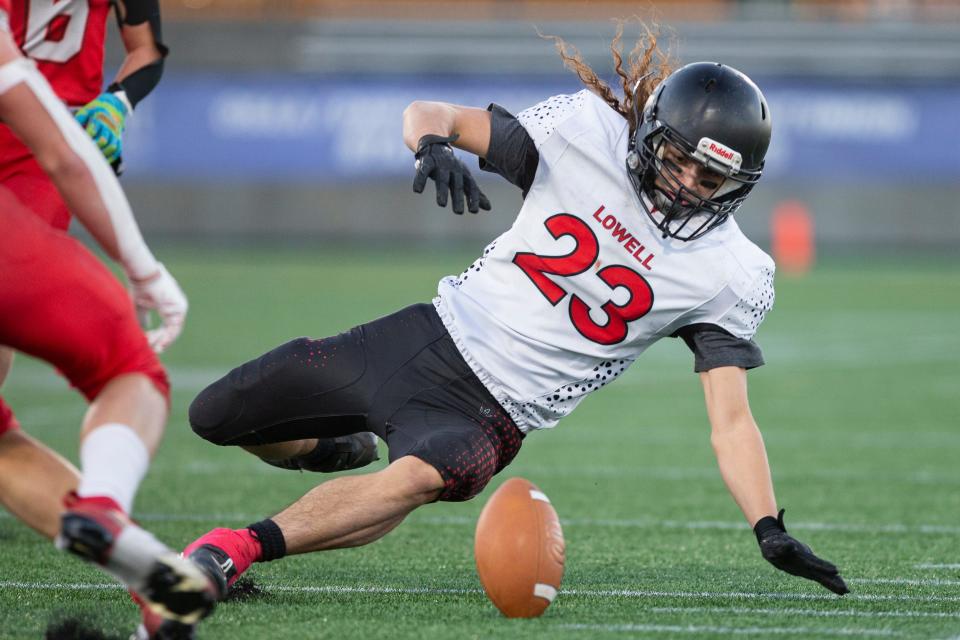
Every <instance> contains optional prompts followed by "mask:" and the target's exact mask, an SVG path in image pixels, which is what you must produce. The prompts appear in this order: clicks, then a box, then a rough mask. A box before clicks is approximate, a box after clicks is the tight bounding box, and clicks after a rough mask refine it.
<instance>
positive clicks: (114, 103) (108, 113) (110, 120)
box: [76, 91, 130, 175]
mask: <svg viewBox="0 0 960 640" xmlns="http://www.w3.org/2000/svg"><path fill="white" fill-rule="evenodd" d="M129 113H130V107H129V106H128V103H127V101H126V100H124V99H123V98H121V97H120V96H118V95H117V94H115V93H111V92H109V91H107V92H104V93H101V94H100V95H99V96H97V97H96V98H95V99H94V100H93V101H91V102H89V103H87V104H86V105H85V106H84V107H82V108H81V109H80V110H79V111H77V113H76V118H77V121H78V122H79V123H80V126H81V127H83V128H84V129H85V130H86V132H87V134H88V135H89V136H90V137H91V138H93V141H94V142H95V143H96V144H97V146H98V147H99V148H100V152H101V153H102V154H103V156H104V157H105V158H106V159H107V162H109V163H110V166H111V167H113V170H114V171H115V172H116V173H117V175H120V172H121V166H122V156H123V141H122V139H121V137H120V136H121V134H123V129H124V126H125V125H126V121H127V114H129Z"/></svg>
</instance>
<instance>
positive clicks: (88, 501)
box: [0, 0, 217, 622]
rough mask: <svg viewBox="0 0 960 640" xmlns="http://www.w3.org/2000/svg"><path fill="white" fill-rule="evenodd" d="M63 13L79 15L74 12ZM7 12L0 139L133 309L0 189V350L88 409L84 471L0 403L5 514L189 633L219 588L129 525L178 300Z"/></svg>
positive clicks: (158, 425) (160, 402) (180, 309)
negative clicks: (57, 200)
mask: <svg viewBox="0 0 960 640" xmlns="http://www.w3.org/2000/svg"><path fill="white" fill-rule="evenodd" d="M41 5H42V3H37V6H38V7H39V6H41ZM68 6H69V7H70V11H77V12H78V15H86V14H85V11H86V9H81V8H78V7H79V4H78V3H73V4H69V5H68ZM83 7H86V5H85V4H84V5H83ZM10 13H11V0H0V121H2V122H3V124H4V126H5V127H6V128H8V129H7V130H6V133H5V135H10V136H16V138H17V139H18V140H19V141H22V143H23V144H24V145H25V148H26V149H29V151H30V153H31V154H32V158H33V160H34V161H35V163H36V166H37V167H38V168H39V169H40V170H42V171H44V172H45V173H46V175H47V176H48V177H49V180H50V181H51V182H52V184H53V185H55V186H56V188H57V189H58V191H59V195H58V197H62V198H63V202H64V203H65V205H66V206H68V207H69V209H70V211H72V212H73V213H74V214H75V215H76V216H77V218H78V219H79V220H80V221H81V222H82V223H83V224H84V226H85V227H86V228H87V230H88V231H89V232H90V233H91V235H92V236H93V237H94V238H95V239H96V241H97V243H98V244H99V245H100V247H101V248H102V249H103V250H104V251H105V252H106V253H107V254H108V255H109V256H110V257H111V258H112V259H114V260H116V261H117V262H119V263H120V265H121V266H122V267H123V270H124V272H125V273H126V275H127V277H128V279H129V281H130V286H131V290H132V297H133V300H131V296H130V294H128V293H127V291H126V289H125V288H124V287H123V285H122V284H121V283H120V282H119V281H118V280H117V279H116V278H114V277H113V276H112V274H111V273H110V272H109V270H107V268H106V267H105V266H104V265H103V264H102V263H101V262H100V261H99V260H98V259H97V258H96V257H95V256H94V255H93V254H92V253H91V252H89V251H88V250H87V249H86V248H84V247H83V245H82V244H80V243H79V242H78V241H77V240H75V239H73V238H71V237H70V236H69V235H67V234H66V232H65V231H64V230H62V229H59V228H56V227H57V226H58V225H56V224H51V221H50V220H47V219H44V218H43V217H42V216H41V215H38V209H36V208H35V207H34V205H36V204H37V202H36V201H35V199H34V198H35V197H40V196H37V195H36V194H37V192H35V191H31V190H30V189H29V188H27V187H22V188H21V187H18V188H17V190H12V189H11V188H9V187H8V186H7V185H6V184H0V229H2V230H3V231H2V233H0V273H2V274H3V277H2V278H0V345H2V346H4V347H7V348H8V349H15V350H18V351H21V352H24V353H28V354H30V355H33V356H35V357H38V358H41V359H44V360H46V361H48V362H50V363H51V364H53V365H55V366H56V367H57V368H58V369H59V370H60V371H61V372H62V373H63V374H64V375H65V376H66V377H67V378H68V379H69V380H70V383H71V384H72V385H73V386H74V387H76V388H77V389H78V390H79V391H80V392H81V393H83V394H84V396H85V397H86V398H87V400H88V401H89V403H90V406H89V409H88V411H87V413H86V415H85V416H84V419H83V424H82V427H81V434H80V464H81V471H80V472H78V471H77V470H76V469H75V468H73V467H72V466H71V465H70V464H69V463H68V462H67V461H66V460H64V459H63V458H61V457H60V456H58V455H57V454H56V453H54V452H53V451H51V450H50V449H48V448H46V447H45V446H44V445H43V444H41V443H40V442H39V441H37V440H36V439H34V438H32V437H30V436H28V435H27V434H25V433H24V432H23V431H22V430H21V429H20V428H19V425H18V423H17V421H16V420H15V419H14V418H13V416H12V414H11V412H10V411H9V409H7V408H6V405H4V404H2V403H0V503H2V504H3V505H4V506H5V507H6V508H7V509H8V510H10V511H11V512H12V513H13V514H14V515H16V516H17V517H19V518H20V519H21V520H23V521H24V522H25V523H26V524H28V525H29V526H31V527H33V528H34V529H36V530H37V531H38V532H40V533H41V534H43V535H45V536H47V537H49V538H55V541H56V544H57V546H58V547H59V548H61V549H65V550H67V551H70V552H72V553H73V554H75V555H77V556H79V557H81V558H82V559H84V560H87V561H89V562H92V563H94V564H96V565H98V566H100V567H101V568H103V569H104V570H105V571H107V572H108V573H110V574H111V575H113V576H115V577H116V578H118V579H119V580H120V581H122V582H123V583H124V584H126V585H127V586H128V587H130V588H131V589H132V590H134V591H136V592H137V593H139V594H140V596H141V597H142V598H143V599H144V600H146V601H147V602H148V603H149V606H150V607H152V610H154V611H156V612H157V613H159V614H161V615H163V616H167V617H169V618H171V619H176V620H183V621H190V622H195V621H197V620H198V619H200V618H201V617H203V616H204V615H206V614H207V613H208V612H209V611H210V610H211V608H212V607H213V605H214V603H215V601H216V595H217V594H216V586H217V585H216V584H215V583H214V582H212V581H211V580H210V578H209V577H208V575H207V574H206V573H205V572H204V571H202V570H201V569H200V568H199V567H197V566H196V565H195V564H193V563H192V562H190V561H187V560H184V559H183V558H181V557H180V556H179V555H178V554H176V553H174V552H172V551H171V550H170V549H169V548H168V547H167V546H166V545H164V544H163V543H162V542H160V541H159V540H157V539H156V538H155V537H154V536H153V535H152V534H150V533H149V532H147V531H145V530H144V529H142V528H140V527H139V526H137V525H135V524H134V523H132V522H131V520H130V518H129V515H128V514H129V513H130V511H131V508H132V504H133V499H134V495H135V493H136V491H137V487H138V485H139V483H140V481H141V480H142V478H143V476H144V474H145V473H146V471H147V468H148V466H149V463H150V458H151V456H152V455H153V453H154V452H155V450H156V448H157V446H158V444H159V441H160V438H161V436H162V433H163V429H164V423H165V422H166V416H167V412H168V403H169V383H168V380H167V376H166V372H165V371H164V369H163V367H162V365H161V364H160V362H159V360H158V359H157V355H156V353H155V350H156V351H162V350H163V349H164V348H165V347H167V346H168V345H169V344H170V343H171V342H173V341H174V340H175V339H176V338H177V336H178V335H179V333H180V330H181V327H182V325H183V321H184V317H185V314H186V311H187V300H186V298H185V297H184V295H183V293H182V291H181V290H180V287H179V285H178V284H177V282H176V281H175V280H174V279H173V277H172V276H171V275H170V274H169V273H168V272H167V270H166V269H165V268H164V267H163V265H162V264H160V263H159V262H158V261H157V260H156V258H155V257H154V255H153V253H152V252H151V251H150V249H149V248H148V247H147V245H146V244H145V242H144V241H143V238H142V236H141V235H140V231H139V229H138V227H137V224H136V221H135V219H134V217H133V214H132V212H131V210H130V207H129V204H128V202H127V200H126V198H125V196H124V195H123V192H122V190H121V188H120V185H119V183H118V182H117V178H116V176H115V175H114V172H113V171H112V170H111V168H110V166H109V165H108V164H107V162H106V161H105V159H104V157H103V155H102V154H101V152H100V151H99V150H98V148H97V147H96V146H95V145H94V143H93V142H92V141H91V139H90V138H89V137H88V136H87V134H85V133H84V131H83V130H82V129H81V127H80V126H79V125H78V124H77V122H76V120H75V119H74V117H73V116H72V115H71V114H70V112H69V111H68V110H67V109H66V107H64V105H63V103H62V102H61V101H60V99H59V98H58V96H57V95H56V94H55V93H54V92H53V90H52V89H51V87H50V85H49V83H48V82H47V81H46V79H45V78H44V76H43V75H42V74H40V73H39V72H38V71H37V68H36V65H35V64H34V62H32V61H30V60H28V59H27V58H25V57H23V56H22V55H21V53H20V50H19V48H18V46H17V43H16V41H15V40H14V34H13V33H12V31H11V28H10V25H9V23H8V16H9V15H10ZM74 17H77V16H72V17H71V18H70V20H72V19H73V18H74ZM60 24H61V26H63V24H64V23H62V22H61V23H60ZM65 29H66V30H67V32H69V31H70V22H69V20H68V21H67V22H66V26H65ZM41 37H42V35H41ZM65 40H69V37H68V36H67V35H64V36H63V37H62V38H61V39H59V40H57V42H58V43H59V42H63V41H65ZM6 144H7V143H6V142H4V146H3V147H2V148H3V149H4V151H6V150H8V147H7V146H6ZM18 144H19V142H18ZM135 306H136V309H138V310H140V311H146V312H149V311H150V310H154V311H155V312H156V313H158V314H159V316H160V319H161V325H160V326H159V327H158V328H156V329H154V330H152V331H150V332H149V334H144V332H143V331H142V330H141V328H140V326H139V324H138V322H137V311H136V310H135ZM9 353H10V352H9V351H5V352H4V355H3V356H2V357H0V360H6V359H9Z"/></svg>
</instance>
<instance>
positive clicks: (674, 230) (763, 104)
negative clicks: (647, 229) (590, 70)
mask: <svg viewBox="0 0 960 640" xmlns="http://www.w3.org/2000/svg"><path fill="white" fill-rule="evenodd" d="M638 86H639V83H638ZM637 108H638V106H637V105H636V103H635V104H634V109H637ZM636 115H637V116H638V117H637V118H636V120H635V121H636V122H637V128H636V131H634V133H633V136H632V137H631V139H630V143H629V149H628V153H627V173H628V175H629V176H630V181H631V182H632V183H633V187H634V189H636V191H637V195H638V196H640V202H641V204H642V205H643V208H644V210H645V211H646V212H647V215H649V216H650V219H651V220H652V221H653V223H654V224H655V225H656V226H657V228H658V229H659V230H660V231H661V232H662V233H663V237H665V238H666V237H668V236H670V237H673V238H677V239H680V240H693V239H695V238H699V237H701V236H702V235H704V234H705V233H707V232H708V231H710V230H711V229H713V228H715V227H717V226H718V225H720V224H722V223H723V222H724V221H726V219H727V218H728V217H730V215H731V214H733V213H734V212H735V211H736V210H737V209H738V208H739V207H740V205H741V204H742V203H743V201H744V200H745V199H746V197H747V194H749V193H750V190H751V189H753V185H755V184H756V183H757V181H758V180H759V179H760V174H761V172H762V171H763V158H764V156H765V155H766V153H767V147H768V146H769V144H770V131H771V125H770V109H769V108H768V107H767V101H766V99H765V98H764V97H763V94H762V93H761V92H760V89H759V88H758V87H757V85H755V84H754V83H753V81H752V80H750V78H748V77H747V76H745V75H744V74H742V73H741V72H739V71H737V70H736V69H734V68H732V67H728V66H725V65H722V64H719V63H716V62H695V63H693V64H688V65H686V66H684V67H681V68H680V69H677V70H676V71H674V72H673V73H672V74H670V75H669V76H667V78H666V79H665V80H664V81H663V82H661V83H660V84H659V85H658V86H657V88H656V89H654V91H653V93H652V94H651V95H650V98H649V99H648V100H647V103H646V105H645V106H644V107H643V113H642V114H639V113H638V114H636ZM668 146H672V147H674V148H675V149H677V150H678V151H679V152H680V153H682V154H683V155H685V156H686V157H687V159H689V160H694V161H696V162H698V163H700V164H701V165H703V166H704V167H705V168H706V169H708V170H709V171H710V172H712V173H713V174H717V178H718V179H717V180H716V183H717V186H716V188H713V190H712V192H711V193H710V194H709V195H708V196H706V197H704V196H702V195H699V194H697V193H695V192H694V191H691V190H690V189H688V188H687V187H686V186H685V185H684V184H683V183H682V182H681V179H680V171H679V168H678V166H677V165H676V164H675V163H673V162H671V161H670V160H669V159H666V160H665V158H664V152H665V150H667V149H668ZM644 196H646V197H644Z"/></svg>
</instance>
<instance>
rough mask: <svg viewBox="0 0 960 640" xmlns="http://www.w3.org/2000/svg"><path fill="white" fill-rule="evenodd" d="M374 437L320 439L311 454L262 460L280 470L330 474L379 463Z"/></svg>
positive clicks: (352, 436)
mask: <svg viewBox="0 0 960 640" xmlns="http://www.w3.org/2000/svg"><path fill="white" fill-rule="evenodd" d="M379 459H380V455H379V453H378V452H377V436H376V435H374V434H373V433H371V432H370V431H363V432H360V433H351V434H350V435H346V436H341V437H337V438H320V439H319V440H318V441H317V446H316V447H315V448H314V449H313V451H311V452H310V453H306V454H304V455H302V456H296V457H294V458H287V459H285V460H264V462H266V463H267V464H271V465H273V466H275V467H280V468H281V469H291V470H294V471H300V470H302V471H317V472H320V473H332V472H334V471H347V470H349V469H359V468H360V467H365V466H367V465H368V464H370V463H371V462H373V461H375V460H379Z"/></svg>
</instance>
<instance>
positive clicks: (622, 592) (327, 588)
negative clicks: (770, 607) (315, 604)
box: [0, 581, 960, 602]
mask: <svg viewBox="0 0 960 640" xmlns="http://www.w3.org/2000/svg"><path fill="white" fill-rule="evenodd" d="M260 588H261V589H263V590H264V591H276V592H290V593H371V594H391V593H402V594H411V595H416V594H429V595H438V594H474V593H483V591H482V590H480V589H441V588H434V587H381V586H341V585H318V586H311V585H260ZM0 589H19V590H24V591H35V590H41V591H43V590H77V591H82V590H109V589H122V586H121V585H119V584H111V583H91V582H79V583H72V582H17V581H0ZM561 595H567V596H580V597H590V598H636V599H645V598H678V599H698V600H702V599H704V598H723V599H728V600H805V601H812V600H826V601H830V602H849V601H852V600H856V601H862V602H960V596H936V595H932V596H931V595H923V596H921V595H878V594H848V595H846V596H844V597H843V600H842V601H841V600H839V599H838V598H837V596H834V595H830V594H826V593H824V594H813V593H751V592H742V591H655V590H645V589H564V590H563V591H561Z"/></svg>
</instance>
